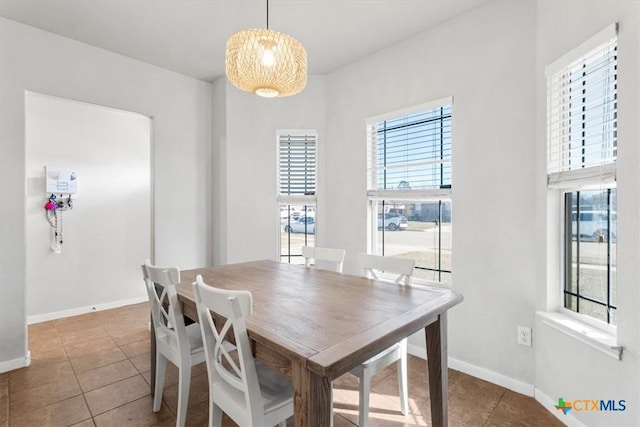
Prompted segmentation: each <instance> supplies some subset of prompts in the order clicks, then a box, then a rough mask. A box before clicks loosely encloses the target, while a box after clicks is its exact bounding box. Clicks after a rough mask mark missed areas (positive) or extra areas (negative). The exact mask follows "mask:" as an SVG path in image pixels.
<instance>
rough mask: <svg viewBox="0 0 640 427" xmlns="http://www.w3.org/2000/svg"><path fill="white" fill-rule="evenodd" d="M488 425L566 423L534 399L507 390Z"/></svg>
mask: <svg viewBox="0 0 640 427" xmlns="http://www.w3.org/2000/svg"><path fill="white" fill-rule="evenodd" d="M486 425H487V426H491V427H499V426H521V427H537V426H545V427H554V426H562V425H564V424H562V423H561V422H560V421H559V420H558V419H557V418H556V417H554V416H553V415H552V414H550V413H549V412H548V411H547V410H545V408H543V407H542V405H540V403H538V402H536V401H535V400H534V399H532V398H530V397H527V396H524V395H522V394H519V393H515V392H513V391H511V390H507V391H505V393H504V396H502V399H501V400H500V402H499V403H498V406H497V407H496V409H495V411H493V413H492V414H491V417H490V418H489V421H488V422H487V424H486Z"/></svg>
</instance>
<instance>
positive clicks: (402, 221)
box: [378, 213, 409, 231]
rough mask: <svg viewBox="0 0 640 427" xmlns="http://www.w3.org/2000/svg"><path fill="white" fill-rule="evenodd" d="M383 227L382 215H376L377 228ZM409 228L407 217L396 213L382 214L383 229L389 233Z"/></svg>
mask: <svg viewBox="0 0 640 427" xmlns="http://www.w3.org/2000/svg"><path fill="white" fill-rule="evenodd" d="M382 227H383V222H382V214H378V228H382ZM407 227H409V223H408V222H407V217H406V216H404V215H400V214H396V213H386V214H384V228H386V229H387V230H389V231H395V230H404V229H406V228H407Z"/></svg>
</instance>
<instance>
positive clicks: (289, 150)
mask: <svg viewBox="0 0 640 427" xmlns="http://www.w3.org/2000/svg"><path fill="white" fill-rule="evenodd" d="M316 139H317V138H316V135H313V134H299V135H294V134H281V135H279V136H278V145H279V171H280V174H279V177H280V178H279V179H280V182H279V188H280V190H279V195H280V196H315V193H316Z"/></svg>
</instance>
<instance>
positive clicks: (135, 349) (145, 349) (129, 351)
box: [120, 337, 151, 359]
mask: <svg viewBox="0 0 640 427" xmlns="http://www.w3.org/2000/svg"><path fill="white" fill-rule="evenodd" d="M120 349H121V350H122V352H123V353H124V354H126V355H127V357H128V358H129V359H131V358H132V357H136V356H140V355H141V354H144V353H149V350H150V349H151V340H149V338H148V337H147V338H146V339H143V340H140V341H136V342H132V343H130V344H125V345H123V346H120Z"/></svg>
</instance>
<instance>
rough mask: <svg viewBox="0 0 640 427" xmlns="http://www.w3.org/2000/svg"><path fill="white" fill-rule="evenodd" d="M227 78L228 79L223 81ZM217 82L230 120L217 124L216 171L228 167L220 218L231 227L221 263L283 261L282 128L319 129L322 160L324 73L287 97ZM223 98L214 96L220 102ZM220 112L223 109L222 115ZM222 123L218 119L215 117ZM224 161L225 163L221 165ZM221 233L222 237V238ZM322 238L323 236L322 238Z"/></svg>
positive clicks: (220, 193) (320, 192)
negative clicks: (280, 202) (280, 201)
mask: <svg viewBox="0 0 640 427" xmlns="http://www.w3.org/2000/svg"><path fill="white" fill-rule="evenodd" d="M223 80H225V79H223ZM222 84H223V83H221V82H220V81H217V82H215V83H214V88H215V90H214V96H215V97H225V99H226V101H225V102H224V104H225V105H226V123H224V127H225V129H224V131H222V132H223V134H224V135H220V134H219V130H220V129H222V126H223V125H217V126H215V131H214V132H215V135H216V138H215V139H214V148H213V149H214V151H215V152H218V153H224V155H222V156H221V157H219V158H218V159H217V160H216V163H215V164H214V169H215V170H218V169H219V168H224V169H225V170H226V173H225V174H224V176H223V177H220V179H221V180H223V182H222V183H220V182H216V183H215V184H214V187H215V189H216V191H218V195H217V196H215V197H216V200H218V199H220V201H219V203H217V204H216V206H214V217H217V218H218V219H219V220H220V221H222V224H218V223H216V229H217V228H218V227H221V228H224V229H225V231H224V232H225V233H226V234H225V240H226V241H224V242H219V241H218V242H217V243H216V247H217V248H218V247H219V249H218V250H219V253H217V254H216V255H215V259H216V263H217V264H221V263H225V262H226V263H234V262H242V261H249V260H255V259H273V260H277V259H278V246H277V242H278V234H279V232H280V226H279V221H278V218H279V215H280V213H279V210H278V205H277V203H276V195H277V185H276V184H277V182H276V181H277V147H278V145H277V142H276V129H316V130H317V131H318V156H319V157H320V158H322V154H321V153H322V152H323V151H324V150H325V148H324V147H325V145H326V140H325V137H324V77H322V76H309V79H308V82H307V86H306V88H305V89H304V91H303V92H302V93H300V94H298V95H295V96H292V97H286V98H272V99H266V98H260V97H258V96H256V95H253V94H250V93H246V92H242V91H240V90H238V89H236V88H235V87H233V86H231V85H230V84H228V83H224V86H225V87H224V88H222V87H220V85H222ZM219 102H220V100H219V99H214V104H215V105H219ZM216 114H217V113H216ZM214 120H215V121H216V122H217V119H214ZM221 163H222V164H221ZM318 168H319V172H318V174H319V176H320V178H319V179H320V184H319V185H318V209H319V211H318V221H319V225H318V229H319V231H318V234H320V233H321V230H322V228H325V227H326V228H325V229H329V228H330V227H331V226H330V225H329V224H328V223H323V221H324V219H323V218H324V217H323V215H324V214H323V212H322V210H321V209H322V207H323V206H324V204H325V202H324V195H323V191H324V190H323V189H326V186H323V184H322V182H323V181H322V178H321V177H322V175H323V163H322V161H321V160H319V165H318ZM217 238H218V237H217V235H216V239H217ZM319 242H321V240H320V239H319Z"/></svg>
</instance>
